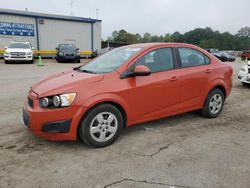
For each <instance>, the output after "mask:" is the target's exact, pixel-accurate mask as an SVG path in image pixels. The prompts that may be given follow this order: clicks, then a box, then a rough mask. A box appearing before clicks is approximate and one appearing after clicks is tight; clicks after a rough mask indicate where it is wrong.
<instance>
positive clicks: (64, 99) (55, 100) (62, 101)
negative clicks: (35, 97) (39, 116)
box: [40, 93, 76, 108]
mask: <svg viewBox="0 0 250 188" xmlns="http://www.w3.org/2000/svg"><path fill="white" fill-rule="evenodd" d="M75 97H76V93H67V94H62V95H54V96H50V97H44V98H42V99H40V106H41V107H43V108H60V107H67V106H70V105H71V104H72V103H73V101H74V100H75Z"/></svg>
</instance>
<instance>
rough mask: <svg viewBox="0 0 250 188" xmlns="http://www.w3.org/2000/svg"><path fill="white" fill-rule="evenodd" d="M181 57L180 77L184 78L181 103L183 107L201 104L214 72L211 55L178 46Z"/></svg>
mask: <svg viewBox="0 0 250 188" xmlns="http://www.w3.org/2000/svg"><path fill="white" fill-rule="evenodd" d="M177 51H178V53H179V57H180V64H181V69H180V73H179V74H180V77H181V80H182V87H181V103H183V104H184V105H183V106H182V107H183V108H189V107H190V108H193V107H196V106H199V105H200V104H201V102H202V101H203V96H204V95H203V94H204V93H205V92H206V88H207V86H208V85H209V77H210V75H211V74H212V72H213V68H212V66H211V62H210V59H209V57H207V56H206V55H205V54H203V53H202V52H200V51H198V50H196V49H193V48H188V47H184V48H182V47H179V48H177Z"/></svg>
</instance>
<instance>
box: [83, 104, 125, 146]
mask: <svg viewBox="0 0 250 188" xmlns="http://www.w3.org/2000/svg"><path fill="white" fill-rule="evenodd" d="M100 113H104V114H105V113H111V114H112V115H114V116H115V118H116V120H117V121H116V122H117V129H116V132H114V135H113V137H111V138H110V139H109V140H107V141H103V142H99V141H97V140H95V139H94V138H93V136H92V135H91V133H90V126H91V125H92V122H93V124H94V123H95V121H97V122H98V120H97V115H100ZM114 121H115V120H114ZM97 122H96V123H97ZM113 123H114V122H113ZM98 126H101V124H100V123H98ZM98 126H96V127H98ZM105 126H106V125H103V128H102V129H100V130H99V132H97V133H94V134H97V136H98V134H99V137H101V134H102V133H100V132H103V131H104V130H103V129H105V128H104V127H105ZM122 127H123V117H122V114H121V112H120V111H119V110H118V109H117V108H116V107H115V106H113V105H111V104H100V105H98V106H96V107H94V108H93V109H91V110H90V111H89V112H87V114H86V115H85V116H84V117H83V119H82V120H81V122H80V125H79V128H78V135H79V137H80V138H81V140H83V141H84V142H85V143H86V144H87V145H89V146H92V147H105V146H108V145H110V144H111V143H113V142H114V141H115V140H116V139H117V137H118V136H119V134H120V132H121V130H122ZM98 128H100V127H98ZM106 131H107V133H106V132H105V133H103V134H105V137H106V135H108V134H109V132H108V130H106ZM110 134H111V133H110ZM94 136H95V135H94Z"/></svg>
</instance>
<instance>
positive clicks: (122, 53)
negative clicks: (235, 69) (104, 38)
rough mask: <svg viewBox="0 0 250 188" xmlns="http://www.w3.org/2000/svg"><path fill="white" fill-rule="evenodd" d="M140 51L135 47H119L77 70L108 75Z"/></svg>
mask: <svg viewBox="0 0 250 188" xmlns="http://www.w3.org/2000/svg"><path fill="white" fill-rule="evenodd" d="M140 50H141V48H136V47H120V48H117V49H114V50H112V51H110V52H107V53H105V54H104V55H102V56H100V57H97V58H96V59H94V60H92V61H91V62H89V63H87V64H86V65H83V66H82V67H80V68H79V69H78V70H79V71H82V72H89V73H95V74H102V73H109V72H112V71H114V70H116V69H117V68H118V67H119V66H120V65H122V64H123V63H124V62H125V61H126V60H128V59H129V58H130V57H132V56H133V55H134V54H136V53H138V52H139V51H140Z"/></svg>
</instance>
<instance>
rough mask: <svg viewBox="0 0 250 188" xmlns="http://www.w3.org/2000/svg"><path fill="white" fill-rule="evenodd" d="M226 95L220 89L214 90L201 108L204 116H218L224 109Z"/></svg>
mask: <svg viewBox="0 0 250 188" xmlns="http://www.w3.org/2000/svg"><path fill="white" fill-rule="evenodd" d="M224 100H225V96H224V94H223V92H222V91H221V90H219V89H214V90H212V91H211V92H210V93H209V94H208V96H207V98H206V101H205V104H204V107H203V109H202V110H201V113H202V115H203V116H205V117H208V118H216V117H217V116H218V115H219V114H220V113H221V111H222V108H223V105H224Z"/></svg>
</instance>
